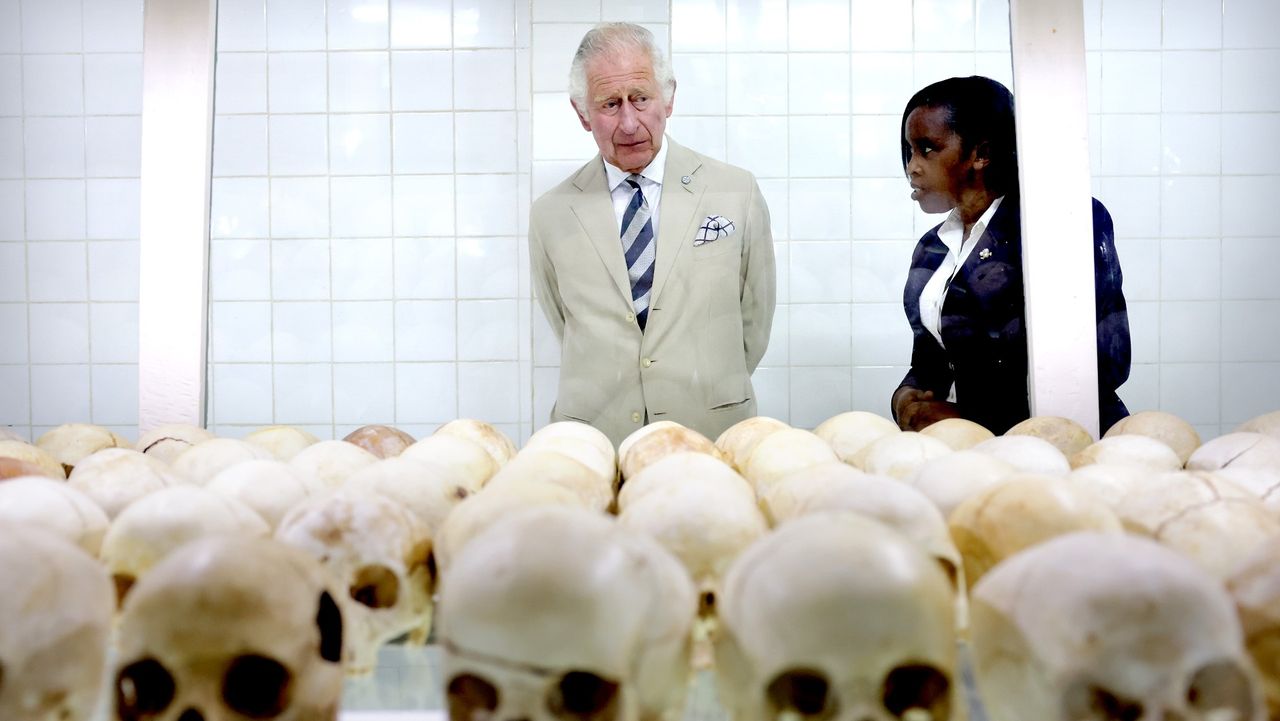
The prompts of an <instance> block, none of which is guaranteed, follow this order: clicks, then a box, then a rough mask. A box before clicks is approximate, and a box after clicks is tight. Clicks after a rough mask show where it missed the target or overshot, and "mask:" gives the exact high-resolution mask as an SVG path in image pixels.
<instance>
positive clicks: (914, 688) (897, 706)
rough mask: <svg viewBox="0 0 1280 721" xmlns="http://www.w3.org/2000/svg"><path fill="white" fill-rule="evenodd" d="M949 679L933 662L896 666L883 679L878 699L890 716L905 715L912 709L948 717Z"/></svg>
mask: <svg viewBox="0 0 1280 721" xmlns="http://www.w3.org/2000/svg"><path fill="white" fill-rule="evenodd" d="M950 691H951V681H950V679H948V678H947V675H946V674H944V673H943V672H941V671H939V670H938V669H936V668H934V667H933V666H929V665H926V664H911V665H907V666H899V667H897V668H895V669H893V670H892V671H890V672H889V675H888V676H886V677H885V679H884V688H883V690H882V691H881V695H880V698H881V702H882V703H883V704H884V707H885V710H887V711H888V712H889V713H891V714H893V716H894V718H906V716H907V714H908V713H909V712H910V711H912V710H913V709H920V710H922V711H925V712H927V713H928V715H929V717H930V718H935V719H945V718H950V717H951V694H950Z"/></svg>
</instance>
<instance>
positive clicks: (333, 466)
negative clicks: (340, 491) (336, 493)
mask: <svg viewBox="0 0 1280 721" xmlns="http://www.w3.org/2000/svg"><path fill="white" fill-rule="evenodd" d="M377 460H378V457H377V456H375V455H373V454H372V453H370V452H369V451H366V450H365V449H363V448H361V447H360V446H357V445H355V444H352V443H347V442H346V441H320V442H319V443H313V444H311V445H309V446H307V447H306V448H304V449H302V450H301V451H298V454H297V455H296V456H294V457H293V458H291V459H289V465H291V466H293V469H294V470H296V471H297V472H298V474H299V475H301V476H302V477H303V478H312V479H315V480H316V481H319V483H320V485H321V486H323V487H324V488H328V489H330V490H332V489H335V488H337V487H338V486H341V485H342V483H343V482H344V481H346V480H347V477H348V476H350V475H351V474H352V473H355V472H356V471H357V470H359V469H361V468H364V467H365V466H367V465H369V464H371V463H376V462H377Z"/></svg>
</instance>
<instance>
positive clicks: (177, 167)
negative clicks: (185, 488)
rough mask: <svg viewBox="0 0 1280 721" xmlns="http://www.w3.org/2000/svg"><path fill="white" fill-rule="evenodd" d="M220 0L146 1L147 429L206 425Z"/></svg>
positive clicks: (143, 334)
mask: <svg viewBox="0 0 1280 721" xmlns="http://www.w3.org/2000/svg"><path fill="white" fill-rule="evenodd" d="M216 16H217V2H216V0H146V5H145V22H144V29H143V33H144V36H143V37H144V56H143V66H142V67H143V80H142V88H143V97H142V191H141V196H142V221H141V240H140V254H141V262H140V266H141V267H140V270H139V288H138V295H139V310H138V316H139V318H138V342H139V349H138V375H139V377H138V392H139V399H138V428H139V431H140V432H146V431H147V430H148V429H150V428H153V427H155V426H157V425H160V424H162V423H190V424H194V425H198V426H203V425H204V408H205V333H206V325H207V310H206V298H207V294H208V277H209V276H208V258H209V251H208V249H209V184H210V176H211V167H210V166H211V154H212V147H213V144H212V135H213V60H214V39H215V31H216Z"/></svg>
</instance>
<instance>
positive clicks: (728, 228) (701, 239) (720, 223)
mask: <svg viewBox="0 0 1280 721" xmlns="http://www.w3.org/2000/svg"><path fill="white" fill-rule="evenodd" d="M733 231H734V227H733V221H732V220H729V219H728V218H726V217H724V216H723V215H708V216H707V217H706V219H705V220H703V221H702V225H701V226H699V228H698V235H697V236H696V237H695V238H694V239H693V245H694V247H695V248H696V247H698V246H699V245H702V244H704V243H710V242H712V241H716V240H719V239H721V238H724V237H727V236H730V235H733Z"/></svg>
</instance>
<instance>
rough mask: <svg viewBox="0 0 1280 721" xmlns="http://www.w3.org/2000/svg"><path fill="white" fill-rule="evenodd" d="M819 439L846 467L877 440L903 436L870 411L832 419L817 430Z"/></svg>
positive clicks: (892, 423)
mask: <svg viewBox="0 0 1280 721" xmlns="http://www.w3.org/2000/svg"><path fill="white" fill-rule="evenodd" d="M813 432H814V434H815V435H816V436H818V437H819V438H821V439H822V440H824V441H826V442H827V444H828V445H830V446H831V450H833V451H835V452H836V457H837V458H839V459H840V460H842V461H844V462H845V463H853V459H854V457H855V456H857V455H858V452H859V451H861V450H862V449H863V448H865V447H866V446H867V444H869V443H871V442H872V441H874V440H877V439H879V438H883V437H884V436H891V435H894V434H897V433H901V432H902V430H901V429H900V428H898V424H897V423H894V422H893V421H891V420H889V419H888V418H884V417H882V416H878V415H876V414H874V413H868V412H867V411H848V412H846V413H841V414H839V415H835V416H832V417H830V418H828V419H827V420H825V421H823V422H822V423H820V424H819V425H818V427H817V428H815V429H813Z"/></svg>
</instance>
